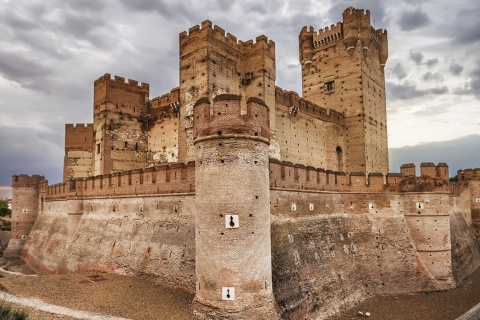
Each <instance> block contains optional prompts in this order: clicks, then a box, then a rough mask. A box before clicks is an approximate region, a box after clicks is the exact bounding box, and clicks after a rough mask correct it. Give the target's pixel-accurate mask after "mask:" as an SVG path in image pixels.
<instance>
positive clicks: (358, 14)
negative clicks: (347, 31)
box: [343, 7, 370, 23]
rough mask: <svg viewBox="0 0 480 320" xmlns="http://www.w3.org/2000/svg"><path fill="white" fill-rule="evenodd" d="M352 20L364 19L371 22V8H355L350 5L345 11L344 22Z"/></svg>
mask: <svg viewBox="0 0 480 320" xmlns="http://www.w3.org/2000/svg"><path fill="white" fill-rule="evenodd" d="M351 20H362V21H365V22H368V23H370V10H363V9H355V8H354V7H349V8H347V9H345V11H343V22H346V21H351Z"/></svg>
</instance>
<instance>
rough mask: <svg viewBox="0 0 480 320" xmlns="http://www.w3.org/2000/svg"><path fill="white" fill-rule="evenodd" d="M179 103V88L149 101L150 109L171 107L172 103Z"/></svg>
mask: <svg viewBox="0 0 480 320" xmlns="http://www.w3.org/2000/svg"><path fill="white" fill-rule="evenodd" d="M176 102H180V88H178V87H177V88H173V89H172V90H170V93H165V94H162V95H161V96H159V97H155V98H153V99H151V100H150V108H151V109H156V108H163V107H171V106H172V104H173V103H176Z"/></svg>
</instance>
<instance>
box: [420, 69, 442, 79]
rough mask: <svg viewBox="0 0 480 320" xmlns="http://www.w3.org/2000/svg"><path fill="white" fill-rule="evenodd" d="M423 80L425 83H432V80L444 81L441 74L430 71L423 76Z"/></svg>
mask: <svg viewBox="0 0 480 320" xmlns="http://www.w3.org/2000/svg"><path fill="white" fill-rule="evenodd" d="M422 79H423V80H425V81H430V80H437V81H442V80H443V77H442V75H441V74H440V73H438V72H430V71H428V72H427V73H425V74H424V75H423V76H422Z"/></svg>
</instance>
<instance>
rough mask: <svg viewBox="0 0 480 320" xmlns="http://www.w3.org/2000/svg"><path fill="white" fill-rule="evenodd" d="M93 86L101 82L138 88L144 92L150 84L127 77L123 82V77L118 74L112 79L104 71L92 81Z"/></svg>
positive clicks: (132, 88)
mask: <svg viewBox="0 0 480 320" xmlns="http://www.w3.org/2000/svg"><path fill="white" fill-rule="evenodd" d="M93 84H94V86H99V85H102V84H109V85H115V86H116V87H123V88H125V89H130V90H138V91H140V92H145V90H147V92H148V90H149V88H150V85H149V84H148V83H144V82H141V83H140V84H139V82H138V81H137V80H132V79H128V81H127V82H125V78H124V77H120V76H114V78H113V79H112V76H111V75H110V74H109V73H105V74H104V75H103V76H101V77H99V78H98V79H97V80H95V81H94V82H93Z"/></svg>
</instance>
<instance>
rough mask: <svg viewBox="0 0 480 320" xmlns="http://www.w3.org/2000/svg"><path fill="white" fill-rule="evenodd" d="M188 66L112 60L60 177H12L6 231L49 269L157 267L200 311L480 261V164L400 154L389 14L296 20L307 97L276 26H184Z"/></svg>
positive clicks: (265, 308) (314, 307)
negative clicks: (280, 52) (264, 31)
mask: <svg viewBox="0 0 480 320" xmlns="http://www.w3.org/2000/svg"><path fill="white" fill-rule="evenodd" d="M179 45H180V50H179V52H180V66H179V70H180V84H179V87H178V88H174V89H172V90H171V91H170V92H169V93H167V94H164V95H162V96H160V97H157V98H153V99H151V98H150V92H149V85H148V84H145V83H138V82H137V81H134V80H128V81H125V79H124V78H122V77H118V76H115V77H114V78H113V79H112V77H111V76H110V75H109V74H105V75H104V76H102V77H100V78H99V79H97V80H95V82H94V97H93V123H92V124H85V125H75V124H67V125H66V127H65V159H64V179H63V182H62V183H59V184H54V185H49V184H48V181H46V180H45V179H44V178H43V177H41V176H32V177H30V176H27V175H18V176H17V175H16V176H13V178H12V187H13V214H12V219H13V223H12V239H11V241H10V243H9V246H8V248H7V250H6V252H5V255H6V256H21V257H22V259H24V260H25V261H26V262H27V264H28V265H29V266H30V267H31V268H33V269H35V270H37V271H39V272H43V273H57V272H77V271H84V270H94V269H95V270H103V271H108V272H121V273H128V274H138V273H149V274H154V275H156V276H158V279H159V281H161V282H162V283H164V284H167V285H170V286H174V287H176V288H181V289H184V290H188V291H191V292H195V299H194V301H193V311H194V317H195V318H196V319H278V318H282V319H300V318H302V319H312V318H324V317H327V316H329V315H332V314H334V313H336V312H338V311H339V310H341V309H344V308H346V307H349V306H351V305H353V304H355V303H357V302H359V301H361V300H363V299H365V298H367V297H369V296H371V295H375V294H387V293H414V292H425V291H432V290H445V289H450V288H453V287H455V286H456V285H458V284H459V283H460V282H461V281H462V280H463V279H464V278H465V277H466V276H468V275H469V274H470V273H472V272H473V270H475V269H476V268H477V267H478V266H479V264H480V251H479V245H478V240H477V237H476V235H475V230H474V225H475V223H476V222H478V221H479V220H480V170H478V169H474V170H473V169H469V170H464V171H460V172H458V175H457V176H458V180H459V181H458V183H453V182H449V172H448V166H447V165H446V164H444V163H440V164H437V165H435V164H433V163H422V164H421V166H420V176H418V177H417V176H416V168H415V166H414V165H413V164H406V165H403V166H402V167H401V168H400V170H399V171H400V172H399V173H390V172H389V168H388V144H387V122H386V119H387V118H386V102H385V101H386V100H385V73H384V67H385V63H386V61H387V58H388V43H387V32H386V31H385V30H375V29H374V28H373V27H372V26H371V24H370V13H369V11H368V10H367V11H364V10H357V9H354V8H348V9H346V10H345V12H344V13H343V21H342V22H339V23H338V24H337V25H332V26H331V27H326V28H325V29H323V30H318V31H315V30H314V29H313V28H307V27H304V28H303V29H302V30H301V32H300V35H299V56H300V62H301V65H302V97H300V96H299V95H298V94H297V93H295V92H291V91H286V90H283V89H281V88H279V87H276V86H275V74H276V65H275V43H274V42H273V41H271V40H268V38H267V37H265V36H263V35H262V36H259V37H257V38H256V39H255V41H253V40H249V41H246V42H243V41H240V40H238V39H237V38H236V37H235V36H233V35H231V34H229V33H225V31H224V30H223V29H222V28H220V27H218V26H212V23H211V22H210V21H204V22H203V23H202V24H201V26H195V27H192V28H190V29H189V30H188V32H182V33H181V34H180V36H179Z"/></svg>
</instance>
